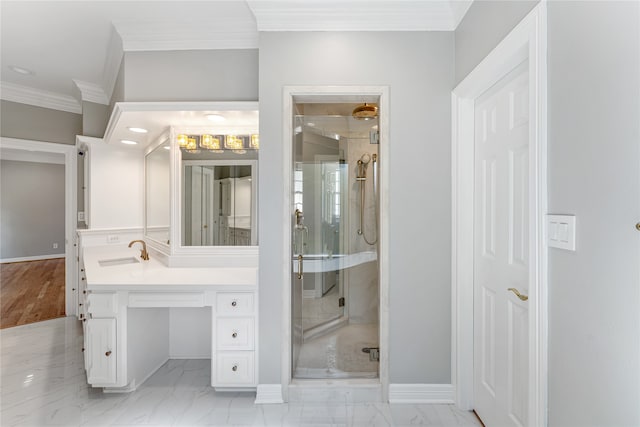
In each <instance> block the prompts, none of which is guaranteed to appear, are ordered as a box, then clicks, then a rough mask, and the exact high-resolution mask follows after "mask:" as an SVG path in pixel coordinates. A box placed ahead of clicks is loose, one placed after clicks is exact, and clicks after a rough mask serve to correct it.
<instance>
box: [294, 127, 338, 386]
mask: <svg viewBox="0 0 640 427" xmlns="http://www.w3.org/2000/svg"><path fill="white" fill-rule="evenodd" d="M294 159H295V161H294V176H293V189H294V194H293V200H294V206H293V209H294V215H293V216H292V218H293V220H292V234H291V236H292V251H293V254H292V255H293V257H292V259H293V269H292V270H293V276H292V280H291V283H292V300H293V301H292V303H293V319H292V320H293V322H292V325H293V330H292V334H293V373H294V377H298V378H303V377H314V375H313V374H309V373H313V371H314V369H315V367H314V365H313V363H308V360H307V359H308V358H307V357H304V356H305V355H304V353H305V352H304V351H302V358H303V359H304V360H303V361H302V363H299V362H300V355H301V350H302V349H303V343H310V342H312V341H313V340H314V339H315V338H317V337H321V336H323V335H324V334H326V333H327V332H328V331H331V330H334V329H335V328H336V326H337V325H338V324H339V323H340V321H341V320H342V319H344V318H345V311H344V305H345V304H344V298H343V297H344V272H343V271H342V268H343V262H342V258H343V256H344V253H345V249H346V246H345V239H344V235H345V233H344V230H345V227H346V224H347V221H346V218H345V214H346V212H347V208H346V203H347V200H348V198H347V197H346V190H347V188H346V183H347V165H346V163H345V162H344V161H342V160H341V150H340V146H339V141H338V140H336V139H331V138H327V137H322V136H318V135H305V134H304V133H300V134H298V135H297V143H296V144H295V148H294Z"/></svg>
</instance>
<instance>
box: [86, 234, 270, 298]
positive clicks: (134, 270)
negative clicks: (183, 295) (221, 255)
mask: <svg viewBox="0 0 640 427" xmlns="http://www.w3.org/2000/svg"><path fill="white" fill-rule="evenodd" d="M132 258H134V259H136V260H137V261H138V262H133V263H127V264H122V265H109V266H103V265H100V262H101V261H109V260H117V259H127V260H131V259H132ZM83 261H84V269H85V275H86V281H87V287H88V289H89V290H139V291H155V290H171V291H176V290H183V291H192V290H203V289H206V288H209V287H215V288H216V289H217V290H227V289H233V290H253V289H255V288H256V286H257V280H258V279H257V276H258V271H257V269H256V268H249V267H247V268H219V267H215V268H214V267H203V268H193V267H184V268H170V267H167V266H166V265H164V264H163V263H162V262H160V261H159V260H157V259H154V256H153V254H151V259H150V260H148V261H144V260H142V259H141V258H140V244H139V243H136V244H135V246H134V247H133V248H128V247H127V246H126V245H109V246H93V247H92V246H90V247H85V248H84V250H83Z"/></svg>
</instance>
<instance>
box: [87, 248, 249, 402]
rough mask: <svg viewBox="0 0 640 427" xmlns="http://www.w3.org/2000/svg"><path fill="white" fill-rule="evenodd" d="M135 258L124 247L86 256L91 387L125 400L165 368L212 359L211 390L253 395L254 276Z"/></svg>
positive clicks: (97, 250)
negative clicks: (173, 363)
mask: <svg viewBox="0 0 640 427" xmlns="http://www.w3.org/2000/svg"><path fill="white" fill-rule="evenodd" d="M138 258H139V250H137V249H130V248H127V247H126V246H124V247H122V246H120V247H87V248H85V249H84V265H85V266H86V288H83V289H82V290H81V295H82V300H83V301H82V304H83V305H82V306H81V308H82V309H83V310H84V312H83V313H81V316H82V321H83V322H82V323H83V326H84V351H85V369H86V371H87V380H88V382H89V383H90V384H91V385H92V386H94V387H104V388H105V389H106V390H108V391H111V392H130V391H133V390H135V389H136V388H137V387H139V386H140V384H142V383H143V382H144V381H145V380H146V379H147V378H149V376H151V375H152V374H153V373H154V372H155V371H156V370H157V369H158V368H159V367H160V366H162V365H163V364H164V363H165V362H166V361H167V360H169V359H171V358H173V357H178V358H190V357H193V358H203V357H209V354H208V353H209V352H210V357H211V385H212V386H213V387H215V388H216V389H217V390H222V391H224V390H227V389H228V390H241V389H248V388H255V387H256V386H257V369H256V364H257V360H258V359H257V357H256V351H257V323H256V319H257V301H258V297H257V294H258V287H257V269H255V268H217V267H212V268H188V267H182V268H170V267H167V266H165V265H164V264H162V263H161V262H160V261H158V260H157V259H156V258H155V257H154V256H153V255H152V256H151V259H150V260H147V261H138ZM114 264H115V265H114ZM83 291H86V293H84V292H83ZM209 339H210V340H211V345H210V346H209V345H208V341H209ZM203 342H207V344H205V345H204V346H203V345H202V343H203Z"/></svg>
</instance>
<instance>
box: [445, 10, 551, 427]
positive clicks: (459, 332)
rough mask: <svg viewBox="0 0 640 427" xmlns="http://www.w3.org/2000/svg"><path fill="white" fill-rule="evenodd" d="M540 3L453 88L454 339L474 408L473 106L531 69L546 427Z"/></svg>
mask: <svg viewBox="0 0 640 427" xmlns="http://www.w3.org/2000/svg"><path fill="white" fill-rule="evenodd" d="M546 34H547V26H546V4H545V2H540V3H539V4H538V5H537V6H536V7H535V8H534V9H533V10H532V11H531V12H530V13H529V14H528V15H527V16H526V17H525V18H524V19H523V20H522V21H521V22H520V23H519V24H518V25H517V26H516V27H515V28H514V29H513V30H512V31H511V32H510V33H509V34H508V35H507V36H506V37H505V38H504V39H503V40H502V41H501V42H500V43H499V44H498V46H496V48H495V49H494V50H493V51H491V52H490V53H489V54H488V55H487V56H486V57H485V58H484V59H483V60H482V62H480V64H479V65H478V66H477V67H476V68H475V69H474V70H473V71H471V73H469V75H468V76H467V77H466V78H465V79H464V80H463V81H462V82H460V83H459V84H458V86H456V88H455V89H454V90H453V91H452V96H451V107H452V152H451V155H452V163H451V166H452V242H451V244H452V245H451V246H452V271H451V274H452V286H451V302H452V307H451V312H452V323H451V325H452V340H451V382H452V384H453V386H454V390H455V391H454V396H455V402H456V405H457V406H458V407H460V408H461V409H466V410H470V409H473V326H474V325H473V285H474V283H473V260H474V254H473V234H474V233H473V223H474V221H473V220H474V218H473V206H474V158H475V157H474V104H475V100H476V98H478V97H479V96H480V95H481V94H482V93H484V92H485V91H486V90H487V89H489V88H491V87H492V86H493V85H494V84H495V83H497V82H498V81H499V80H500V79H501V78H502V77H504V76H505V75H506V74H507V73H508V72H510V71H511V70H513V69H514V68H515V67H516V66H517V65H518V64H521V63H522V62H523V61H526V60H528V64H529V67H528V68H529V124H530V126H529V143H530V144H531V147H532V148H531V149H530V153H532V154H533V155H532V156H531V158H530V159H529V236H530V237H529V261H530V263H529V304H530V306H529V411H528V412H529V420H528V424H529V425H531V426H542V425H547V413H546V412H547V411H546V408H547V321H548V320H547V312H548V309H547V287H548V284H547V248H546V239H545V232H546V227H545V215H546V211H547V98H546V93H547V64H546V50H547V43H546Z"/></svg>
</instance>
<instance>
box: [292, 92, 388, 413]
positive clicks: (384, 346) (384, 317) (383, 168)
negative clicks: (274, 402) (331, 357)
mask: <svg viewBox="0 0 640 427" xmlns="http://www.w3.org/2000/svg"><path fill="white" fill-rule="evenodd" d="M294 98H295V100H294ZM282 100H283V110H282V111H283V116H282V135H283V144H282V146H283V150H282V153H283V165H284V167H283V173H284V187H283V196H284V197H283V202H284V204H283V212H286V213H288V214H285V215H284V216H283V218H282V221H283V227H282V230H283V236H282V241H283V242H284V245H283V247H284V252H283V254H282V259H283V261H284V262H283V263H282V268H283V274H282V276H283V277H284V283H283V286H282V302H283V307H284V309H283V310H282V333H283V339H282V360H281V363H282V364H281V373H282V378H281V384H282V395H283V398H284V400H285V401H288V400H289V386H290V385H291V382H292V378H293V377H292V372H291V358H292V351H291V350H292V349H291V345H292V342H291V340H292V336H291V316H292V305H291V223H292V221H293V220H292V216H293V209H292V206H293V197H292V194H291V190H292V182H293V149H292V144H293V135H294V123H293V120H292V117H293V108H294V104H295V103H296V102H313V101H315V102H318V101H319V100H322V101H323V102H335V103H345V102H348V103H358V102H378V105H379V111H380V114H379V122H378V123H379V128H380V145H379V153H380V156H379V162H380V178H379V179H380V184H379V188H380V191H379V198H380V199H379V204H380V208H379V209H380V219H379V221H380V222H379V224H380V225H379V226H380V229H379V233H380V234H379V239H378V254H379V255H378V256H379V257H380V258H379V260H378V261H379V264H378V268H379V270H378V281H379V298H380V301H379V304H380V305H379V309H378V310H379V322H380V324H379V326H380V329H379V337H380V343H379V344H380V362H379V363H380V371H379V378H378V380H379V383H380V385H381V387H382V399H383V400H384V401H385V402H388V401H389V246H388V242H389V169H388V168H389V116H390V114H389V105H390V103H389V86H284V87H283V91H282ZM330 383H331V384H333V385H335V384H336V381H335V380H332V381H327V382H325V383H324V384H326V385H327V386H331V385H329V384H330ZM317 384H318V385H323V382H322V380H318V381H317Z"/></svg>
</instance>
